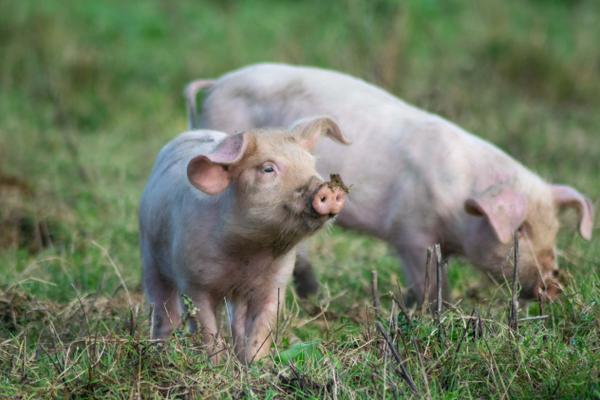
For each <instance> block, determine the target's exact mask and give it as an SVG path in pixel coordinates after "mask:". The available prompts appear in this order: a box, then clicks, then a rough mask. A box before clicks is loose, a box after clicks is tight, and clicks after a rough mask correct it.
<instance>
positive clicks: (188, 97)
mask: <svg viewBox="0 0 600 400" xmlns="http://www.w3.org/2000/svg"><path fill="white" fill-rule="evenodd" d="M213 82H214V81H211V80H202V79H199V80H196V81H192V82H190V83H188V84H187V85H186V86H185V89H184V90H183V96H184V97H185V104H186V107H187V112H188V121H189V129H190V130H193V129H198V128H199V127H200V120H199V116H198V108H197V105H196V96H197V95H198V92H199V91H201V90H203V89H206V88H208V87H210V86H211V85H212V84H213Z"/></svg>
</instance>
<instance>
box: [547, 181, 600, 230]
mask: <svg viewBox="0 0 600 400" xmlns="http://www.w3.org/2000/svg"><path fill="white" fill-rule="evenodd" d="M552 196H553V197H554V203H555V204H556V205H557V206H558V207H573V208H575V209H576V210H577V214H578V215H579V234H580V235H581V237H582V238H584V239H585V240H590V239H591V238H592V229H593V225H594V207H593V206H592V202H591V201H590V200H589V199H588V198H587V197H585V196H584V195H582V194H581V193H579V192H578V191H577V190H575V189H573V188H572V187H570V186H565V185H552Z"/></svg>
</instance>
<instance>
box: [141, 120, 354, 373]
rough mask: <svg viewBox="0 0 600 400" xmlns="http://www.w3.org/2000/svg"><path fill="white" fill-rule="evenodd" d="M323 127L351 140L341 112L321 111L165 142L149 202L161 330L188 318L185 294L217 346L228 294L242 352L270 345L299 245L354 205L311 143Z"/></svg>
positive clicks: (148, 256) (145, 256) (147, 265)
mask: <svg viewBox="0 0 600 400" xmlns="http://www.w3.org/2000/svg"><path fill="white" fill-rule="evenodd" d="M322 134H324V135H327V136H329V137H330V138H331V139H334V140H335V141H337V142H340V143H345V144H346V143H348V142H347V140H346V138H345V137H344V136H343V135H342V133H341V132H340V130H339V128H338V127H337V125H336V124H335V123H334V122H333V121H332V120H331V119H329V118H315V119H310V120H304V121H301V122H300V123H298V124H296V125H295V126H294V127H293V128H292V129H291V130H289V131H276V130H248V131H246V132H244V133H238V134H236V135H232V136H227V135H226V134H225V133H222V132H216V131H208V130H197V131H190V132H186V133H183V134H181V135H180V136H178V137H177V138H175V139H174V140H173V141H171V142H170V143H168V144H167V145H166V146H165V147H164V148H163V149H162V150H161V152H160V153H159V155H158V158H157V160H156V163H155V165H154V168H153V170H152V173H151V175H150V178H149V181H148V184H147V186H146V189H145V191H144V194H143V196H142V200H141V206H140V212H139V218H140V238H141V252H142V262H143V284H144V289H145V292H146V296H147V298H148V301H149V303H150V305H151V307H152V323H151V330H152V331H151V335H152V337H153V338H166V337H168V336H169V335H170V334H171V332H172V331H173V329H174V328H176V327H177V326H178V325H179V324H180V323H181V314H182V306H181V303H180V300H181V299H180V296H181V295H182V294H185V295H187V296H189V297H190V298H191V300H192V301H193V303H194V305H195V307H196V308H197V310H198V311H197V321H198V322H199V323H200V329H201V332H202V336H203V340H204V342H205V344H206V345H207V347H208V350H209V352H211V353H212V354H215V352H216V350H217V349H216V345H217V326H218V324H217V319H216V315H217V309H218V307H219V306H220V305H221V304H224V302H225V299H226V301H227V302H228V304H230V305H231V306H232V309H233V317H232V320H231V329H232V333H233V340H234V347H235V351H236V354H237V355H238V357H239V358H240V359H241V360H243V361H245V362H251V361H252V360H253V359H258V358H260V357H262V356H264V355H266V354H267V353H268V350H269V347H270V334H271V332H272V330H274V329H275V326H274V321H275V319H274V318H275V316H276V312H277V307H278V305H280V304H283V295H284V291H285V287H286V283H287V282H288V279H289V277H290V275H291V274H292V271H293V268H294V261H295V259H296V251H295V248H296V245H297V244H298V243H299V242H300V241H301V240H302V239H303V238H305V237H307V236H309V235H311V234H313V233H315V231H317V230H318V229H319V228H321V227H322V226H323V225H324V224H325V223H326V222H327V221H328V220H330V219H331V218H332V217H334V216H335V215H337V214H338V213H339V212H340V211H341V209H342V207H343V206H344V201H345V193H344V191H343V190H342V188H340V187H338V186H335V185H332V184H331V183H324V182H323V180H322V179H321V178H320V177H319V175H318V174H317V172H316V170H315V160H314V157H313V156H312V155H311V153H310V151H312V149H313V148H314V146H315V145H316V143H317V141H318V139H319V137H320V136H321V135H322ZM190 328H191V329H192V330H196V329H197V328H198V327H196V326H194V324H192V326H190Z"/></svg>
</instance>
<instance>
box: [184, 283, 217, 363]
mask: <svg viewBox="0 0 600 400" xmlns="http://www.w3.org/2000/svg"><path fill="white" fill-rule="evenodd" d="M188 293H193V294H190V298H191V299H192V302H193V303H194V306H195V307H196V318H195V319H194V318H192V319H191V321H190V331H191V332H192V333H196V332H197V331H200V333H201V334H202V342H203V343H204V345H205V346H206V351H207V352H208V355H209V357H210V360H211V361H212V362H215V363H216V362H218V361H219V359H220V358H221V354H220V353H221V349H219V329H218V325H217V316H216V315H217V300H216V299H214V298H213V297H212V296H211V295H210V294H209V293H206V292H205V291H191V290H190V291H189V292H188Z"/></svg>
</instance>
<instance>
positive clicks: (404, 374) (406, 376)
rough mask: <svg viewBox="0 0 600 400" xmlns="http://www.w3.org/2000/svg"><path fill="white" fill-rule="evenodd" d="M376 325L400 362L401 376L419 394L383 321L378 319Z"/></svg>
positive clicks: (414, 392)
mask: <svg viewBox="0 0 600 400" xmlns="http://www.w3.org/2000/svg"><path fill="white" fill-rule="evenodd" d="M375 326H376V327H377V330H378V331H379V333H380V334H381V336H383V338H384V339H385V341H386V343H387V345H388V347H389V349H390V351H391V352H392V355H393V356H394V359H395V360H396V362H397V363H398V366H399V367H400V377H401V378H402V379H404V381H405V382H406V384H407V385H408V387H409V388H410V390H411V391H412V392H413V394H418V391H417V387H416V385H415V382H414V381H413V379H412V378H411V376H410V374H409V373H408V370H407V369H406V367H405V366H404V362H403V361H402V358H401V357H400V354H398V350H396V346H394V344H393V343H392V341H391V339H390V337H389V335H388V334H387V332H386V331H385V329H384V328H383V325H381V322H379V321H377V322H375Z"/></svg>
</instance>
